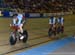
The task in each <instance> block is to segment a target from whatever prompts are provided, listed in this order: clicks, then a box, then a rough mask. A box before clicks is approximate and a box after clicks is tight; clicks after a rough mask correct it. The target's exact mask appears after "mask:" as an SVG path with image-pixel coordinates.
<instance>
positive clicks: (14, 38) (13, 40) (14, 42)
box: [9, 33, 17, 45]
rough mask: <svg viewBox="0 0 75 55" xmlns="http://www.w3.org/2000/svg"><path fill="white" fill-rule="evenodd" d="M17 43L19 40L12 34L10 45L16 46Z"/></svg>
mask: <svg viewBox="0 0 75 55" xmlns="http://www.w3.org/2000/svg"><path fill="white" fill-rule="evenodd" d="M16 41H17V38H16V37H15V33H11V35H10V40H9V42H10V45H15V44H16Z"/></svg>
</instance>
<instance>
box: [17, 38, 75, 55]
mask: <svg viewBox="0 0 75 55" xmlns="http://www.w3.org/2000/svg"><path fill="white" fill-rule="evenodd" d="M71 42H75V39H74V38H72V37H68V38H64V39H61V40H56V41H53V42H48V43H46V44H43V45H40V46H38V47H35V48H32V49H29V50H26V51H24V52H21V53H18V54H16V55H47V54H46V53H51V52H53V51H55V50H57V49H59V48H61V47H63V46H64V45H66V44H68V43H71Z"/></svg>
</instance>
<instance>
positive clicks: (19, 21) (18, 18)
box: [13, 11, 25, 39]
mask: <svg viewBox="0 0 75 55" xmlns="http://www.w3.org/2000/svg"><path fill="white" fill-rule="evenodd" d="M24 18H25V17H24V16H23V14H22V13H20V11H18V12H17V14H15V15H14V16H13V25H16V26H18V28H19V29H18V32H19V33H20V34H21V37H20V39H23V38H24V36H23V24H24V22H25V20H24Z"/></svg>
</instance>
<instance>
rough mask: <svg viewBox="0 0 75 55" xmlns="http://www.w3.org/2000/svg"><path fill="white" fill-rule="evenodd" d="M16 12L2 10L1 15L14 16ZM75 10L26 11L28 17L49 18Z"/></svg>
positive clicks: (68, 13)
mask: <svg viewBox="0 0 75 55" xmlns="http://www.w3.org/2000/svg"><path fill="white" fill-rule="evenodd" d="M15 13H16V12H11V11H0V16H2V17H12V16H13V14H15ZM70 14H73V12H60V13H24V15H25V17H26V18H47V17H50V16H59V15H70Z"/></svg>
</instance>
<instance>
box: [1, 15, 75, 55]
mask: <svg viewBox="0 0 75 55" xmlns="http://www.w3.org/2000/svg"><path fill="white" fill-rule="evenodd" d="M72 17H73V18H74V15H72V16H66V17H65V18H66V19H65V20H68V21H66V22H65V26H66V27H65V34H66V35H72V33H73V32H74V31H73V30H75V29H74V28H75V26H74V25H75V23H74V22H73V21H75V19H72ZM10 23H11V19H10V18H0V54H3V55H14V54H15V53H18V52H22V51H25V50H27V49H30V48H33V47H34V46H37V45H40V44H43V43H46V42H48V41H50V40H51V39H49V38H48V18H43V19H41V18H40V19H38V18H36V19H28V20H27V24H26V25H24V26H25V27H24V28H25V29H27V30H28V34H29V37H28V41H27V43H26V44H23V43H22V42H19V43H17V44H16V45H15V46H13V47H12V46H10V45H9V36H10V27H9V24H10ZM70 29H71V30H70Z"/></svg>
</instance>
